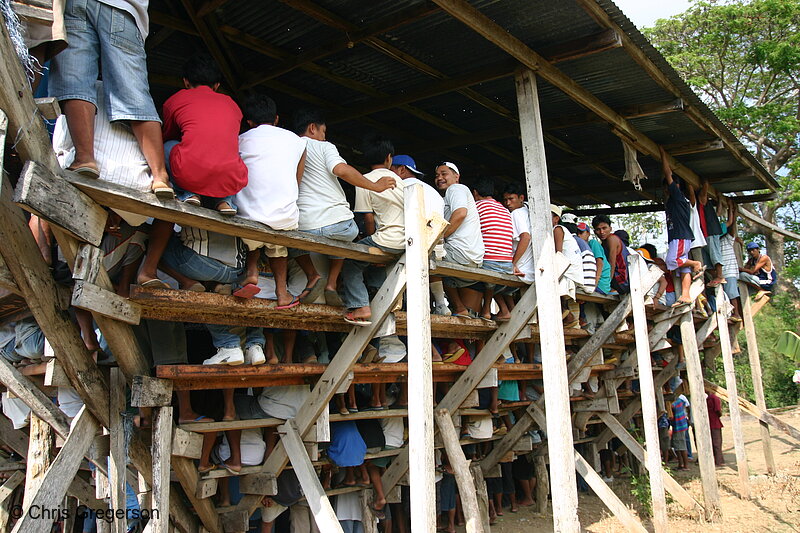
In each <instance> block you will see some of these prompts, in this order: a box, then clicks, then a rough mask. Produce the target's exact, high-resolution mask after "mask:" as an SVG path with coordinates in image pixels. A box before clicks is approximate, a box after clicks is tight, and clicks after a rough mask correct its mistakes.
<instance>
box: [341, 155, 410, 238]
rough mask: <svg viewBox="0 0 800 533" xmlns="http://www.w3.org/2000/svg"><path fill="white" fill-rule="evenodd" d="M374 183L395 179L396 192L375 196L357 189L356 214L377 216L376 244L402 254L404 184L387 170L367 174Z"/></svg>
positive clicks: (384, 192)
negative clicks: (400, 251) (382, 179)
mask: <svg viewBox="0 0 800 533" xmlns="http://www.w3.org/2000/svg"><path fill="white" fill-rule="evenodd" d="M364 177H365V178H367V179H368V180H370V181H372V182H377V181H378V180H380V179H381V178H384V177H391V178H394V179H395V181H396V182H397V186H396V187H395V188H394V189H386V190H385V191H383V192H380V193H378V192H374V191H368V190H366V189H362V188H360V187H356V205H355V209H354V210H353V211H355V212H356V213H374V214H375V227H376V230H375V233H374V234H373V235H372V240H374V241H375V244H378V245H380V246H383V247H385V248H394V249H398V250H402V249H404V248H405V246H406V245H405V241H406V225H405V211H404V198H403V180H402V179H400V177H399V176H398V175H397V174H395V173H394V172H392V171H391V170H389V169H387V168H376V169H375V170H373V171H372V172H369V173H367V174H364Z"/></svg>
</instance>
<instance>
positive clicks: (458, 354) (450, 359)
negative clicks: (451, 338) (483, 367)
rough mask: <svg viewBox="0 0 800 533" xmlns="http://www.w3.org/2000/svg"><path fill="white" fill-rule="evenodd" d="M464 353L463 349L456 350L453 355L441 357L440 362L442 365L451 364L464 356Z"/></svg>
mask: <svg viewBox="0 0 800 533" xmlns="http://www.w3.org/2000/svg"><path fill="white" fill-rule="evenodd" d="M465 352H466V350H465V349H464V348H459V349H458V350H456V351H455V352H453V353H450V354H444V355H443V356H442V362H443V363H452V362H453V361H456V360H458V359H459V358H460V357H461V356H462V355H464V353H465Z"/></svg>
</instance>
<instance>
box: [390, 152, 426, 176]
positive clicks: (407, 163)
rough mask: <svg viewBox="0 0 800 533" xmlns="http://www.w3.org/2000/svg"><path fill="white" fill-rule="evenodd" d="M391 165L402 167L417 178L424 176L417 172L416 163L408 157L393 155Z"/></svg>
mask: <svg viewBox="0 0 800 533" xmlns="http://www.w3.org/2000/svg"><path fill="white" fill-rule="evenodd" d="M392 165H397V166H404V167H406V168H407V169H408V170H410V171H411V172H413V173H414V174H416V175H417V176H424V175H425V174H423V173H422V172H420V171H419V170H417V163H416V162H415V161H414V159H412V158H411V156H410V155H395V156H392Z"/></svg>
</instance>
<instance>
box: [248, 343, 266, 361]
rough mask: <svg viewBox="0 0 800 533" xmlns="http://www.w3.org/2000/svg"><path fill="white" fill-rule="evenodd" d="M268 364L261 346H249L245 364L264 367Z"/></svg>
mask: <svg viewBox="0 0 800 533" xmlns="http://www.w3.org/2000/svg"><path fill="white" fill-rule="evenodd" d="M266 362H267V358H266V357H265V356H264V348H262V347H261V345H260V344H254V345H252V346H248V347H247V350H245V352H244V364H246V365H263V364H264V363H266Z"/></svg>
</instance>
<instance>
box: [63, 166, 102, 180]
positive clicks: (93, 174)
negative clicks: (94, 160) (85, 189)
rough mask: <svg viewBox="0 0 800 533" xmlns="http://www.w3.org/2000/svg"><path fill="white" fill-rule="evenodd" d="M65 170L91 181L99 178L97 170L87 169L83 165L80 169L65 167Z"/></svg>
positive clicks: (87, 167)
mask: <svg viewBox="0 0 800 533" xmlns="http://www.w3.org/2000/svg"><path fill="white" fill-rule="evenodd" d="M66 170H69V171H70V172H74V173H76V174H80V175H81V176H83V177H84V178H91V179H95V180H96V179H97V178H99V177H100V171H99V170H97V169H96V168H94V167H89V166H86V165H83V166H80V167H67V169H66Z"/></svg>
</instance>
